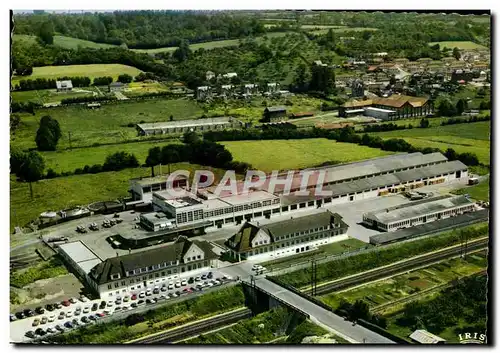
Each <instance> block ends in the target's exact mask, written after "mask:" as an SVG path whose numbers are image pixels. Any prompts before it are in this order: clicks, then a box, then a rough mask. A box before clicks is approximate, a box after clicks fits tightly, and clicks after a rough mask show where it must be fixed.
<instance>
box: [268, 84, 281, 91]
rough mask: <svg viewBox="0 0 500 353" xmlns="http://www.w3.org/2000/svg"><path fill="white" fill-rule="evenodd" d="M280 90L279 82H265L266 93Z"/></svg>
mask: <svg viewBox="0 0 500 353" xmlns="http://www.w3.org/2000/svg"><path fill="white" fill-rule="evenodd" d="M279 90H280V84H279V83H276V82H272V83H268V84H267V93H268V94H274V93H278V91H279Z"/></svg>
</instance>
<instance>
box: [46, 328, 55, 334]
mask: <svg viewBox="0 0 500 353" xmlns="http://www.w3.org/2000/svg"><path fill="white" fill-rule="evenodd" d="M47 332H48V333H56V330H55V329H54V328H52V327H47Z"/></svg>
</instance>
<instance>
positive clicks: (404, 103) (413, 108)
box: [339, 94, 434, 120]
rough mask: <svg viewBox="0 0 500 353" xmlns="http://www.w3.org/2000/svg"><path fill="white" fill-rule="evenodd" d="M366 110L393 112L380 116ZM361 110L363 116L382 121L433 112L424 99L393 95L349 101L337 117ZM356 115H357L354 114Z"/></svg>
mask: <svg viewBox="0 0 500 353" xmlns="http://www.w3.org/2000/svg"><path fill="white" fill-rule="evenodd" d="M368 108H378V109H383V110H389V111H392V112H394V113H393V114H382V111H379V110H373V109H372V110H370V109H368ZM360 110H362V111H363V113H362V114H364V115H368V116H373V117H375V118H378V117H380V118H381V119H383V120H387V119H389V120H393V119H404V118H410V117H417V116H426V115H428V114H432V113H433V112H434V106H433V104H432V102H431V101H430V100H429V99H427V98H424V97H412V96H404V95H399V94H393V95H392V96H390V97H387V98H380V97H379V98H374V99H367V100H351V101H349V102H346V103H344V105H343V106H341V107H340V109H339V116H343V117H347V116H349V115H352V113H353V111H360ZM356 114H359V112H358V113H356Z"/></svg>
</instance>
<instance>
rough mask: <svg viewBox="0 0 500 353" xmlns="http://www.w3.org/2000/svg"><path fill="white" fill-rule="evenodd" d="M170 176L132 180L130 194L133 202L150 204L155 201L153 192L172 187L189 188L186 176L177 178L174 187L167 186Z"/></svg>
mask: <svg viewBox="0 0 500 353" xmlns="http://www.w3.org/2000/svg"><path fill="white" fill-rule="evenodd" d="M168 177H169V175H168V174H166V175H157V176H155V177H151V178H135V179H130V181H129V183H130V189H129V193H130V195H131V196H132V199H133V200H136V201H138V200H142V201H143V202H145V203H150V202H151V200H152V199H153V192H155V191H161V190H167V189H171V188H172V187H174V188H177V187H187V186H188V180H187V178H186V177H185V176H183V175H179V176H177V177H176V178H175V180H174V181H173V183H172V185H170V184H168V185H167V180H168Z"/></svg>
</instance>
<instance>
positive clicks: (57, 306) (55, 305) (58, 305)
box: [54, 303, 62, 309]
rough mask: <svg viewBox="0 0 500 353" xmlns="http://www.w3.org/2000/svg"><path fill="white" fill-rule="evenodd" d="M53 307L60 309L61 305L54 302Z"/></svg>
mask: <svg viewBox="0 0 500 353" xmlns="http://www.w3.org/2000/svg"><path fill="white" fill-rule="evenodd" d="M54 307H55V308H56V309H61V308H62V305H61V303H55V304H54Z"/></svg>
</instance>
